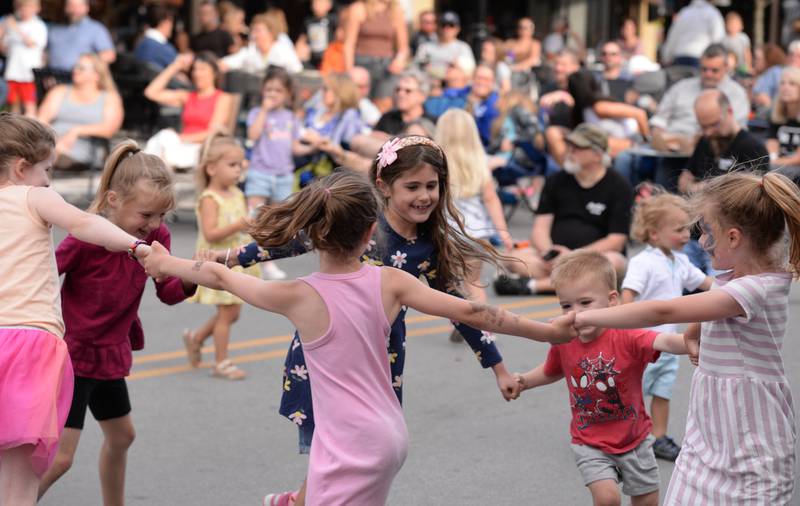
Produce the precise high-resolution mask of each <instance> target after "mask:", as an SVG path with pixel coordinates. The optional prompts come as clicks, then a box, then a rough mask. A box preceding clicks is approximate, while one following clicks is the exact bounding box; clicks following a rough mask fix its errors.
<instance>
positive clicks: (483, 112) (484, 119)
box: [467, 64, 500, 148]
mask: <svg viewBox="0 0 800 506" xmlns="http://www.w3.org/2000/svg"><path fill="white" fill-rule="evenodd" d="M497 99H498V95H497V91H496V90H495V74H494V69H492V68H491V67H489V66H488V65H483V64H481V65H478V68H476V69H475V75H473V76H472V88H470V91H469V96H468V97H467V104H468V106H467V111H469V112H471V113H472V116H473V117H474V118H475V123H476V124H477V125H478V133H479V134H480V135H481V142H482V143H483V147H484V148H487V147H488V146H489V144H490V142H491V140H492V139H491V137H492V134H491V131H492V123H493V122H494V120H495V118H497V116H499V115H500V112H499V111H498V110H497Z"/></svg>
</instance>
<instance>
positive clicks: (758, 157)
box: [678, 89, 769, 193]
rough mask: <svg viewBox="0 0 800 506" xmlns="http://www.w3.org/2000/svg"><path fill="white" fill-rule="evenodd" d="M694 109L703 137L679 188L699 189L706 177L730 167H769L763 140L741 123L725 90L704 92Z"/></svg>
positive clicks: (679, 181)
mask: <svg viewBox="0 0 800 506" xmlns="http://www.w3.org/2000/svg"><path fill="white" fill-rule="evenodd" d="M694 112H695V115H696V116H697V122H698V123H699V125H700V131H701V132H702V137H700V140H699V141H698V142H697V145H696V146H695V148H694V152H693V153H692V156H691V158H689V162H688V163H687V164H686V168H685V169H684V170H683V171H682V172H681V175H680V178H679V179H678V189H679V190H680V191H681V192H682V193H689V192H691V191H692V190H696V189H697V187H698V186H700V185H702V184H703V180H704V179H708V178H710V177H714V176H719V175H722V174H725V173H727V172H729V171H730V170H731V169H737V170H742V169H744V170H757V171H764V170H767V169H768V168H769V155H768V154H767V149H766V147H765V146H764V143H763V142H761V140H760V139H758V138H757V137H755V136H754V135H753V134H751V133H750V132H748V131H747V130H743V129H742V127H741V126H739V124H738V122H737V121H736V119H735V118H734V116H733V108H732V107H731V104H730V102H729V101H728V97H726V96H725V93H723V92H722V91H720V90H718V89H710V90H706V91H704V92H703V93H701V94H700V95H699V96H698V97H697V100H696V101H695V103H694Z"/></svg>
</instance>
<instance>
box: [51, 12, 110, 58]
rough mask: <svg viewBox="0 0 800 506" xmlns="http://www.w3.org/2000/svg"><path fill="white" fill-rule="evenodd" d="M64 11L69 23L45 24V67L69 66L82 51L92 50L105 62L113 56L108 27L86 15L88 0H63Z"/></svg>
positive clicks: (89, 51)
mask: <svg viewBox="0 0 800 506" xmlns="http://www.w3.org/2000/svg"><path fill="white" fill-rule="evenodd" d="M64 12H65V14H66V15H67V19H68V20H69V24H68V25H51V26H50V27H49V28H48V42H47V50H48V57H49V61H48V66H49V67H51V68H55V69H59V70H71V69H72V67H73V66H74V65H75V64H76V63H77V62H78V58H79V57H80V55H82V54H84V53H96V54H97V55H98V56H99V57H100V59H101V60H103V61H104V62H106V63H112V62H113V61H114V60H116V59H117V52H116V51H115V50H114V43H113V41H112V40H111V34H110V33H109V32H108V29H107V28H106V27H105V26H104V25H103V24H102V23H99V22H97V21H95V20H93V19H92V18H90V17H89V2H88V0H67V3H66V5H65V6H64Z"/></svg>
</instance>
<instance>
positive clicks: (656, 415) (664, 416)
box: [650, 395, 669, 439]
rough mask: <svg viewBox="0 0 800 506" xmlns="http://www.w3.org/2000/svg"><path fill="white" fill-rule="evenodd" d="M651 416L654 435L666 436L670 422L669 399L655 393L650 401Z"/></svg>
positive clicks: (658, 436) (657, 436)
mask: <svg viewBox="0 0 800 506" xmlns="http://www.w3.org/2000/svg"><path fill="white" fill-rule="evenodd" d="M650 418H652V419H653V435H654V436H655V437H656V439H658V438H660V437H662V436H666V435H667V424H668V423H669V399H664V398H663V397H659V396H657V395H654V396H653V400H652V402H651V403H650Z"/></svg>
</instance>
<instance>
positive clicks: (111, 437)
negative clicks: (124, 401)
mask: <svg viewBox="0 0 800 506" xmlns="http://www.w3.org/2000/svg"><path fill="white" fill-rule="evenodd" d="M100 428H101V429H103V434H104V435H105V440H104V441H103V446H102V448H100V486H101V488H102V489H103V504H104V506H118V505H119V506H122V505H123V504H125V467H126V465H127V463H128V448H130V446H131V445H132V444H133V440H134V439H135V438H136V431H135V430H134V428H133V421H132V420H131V416H130V415H125V416H121V417H119V418H112V419H111V420H103V421H101V422H100Z"/></svg>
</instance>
